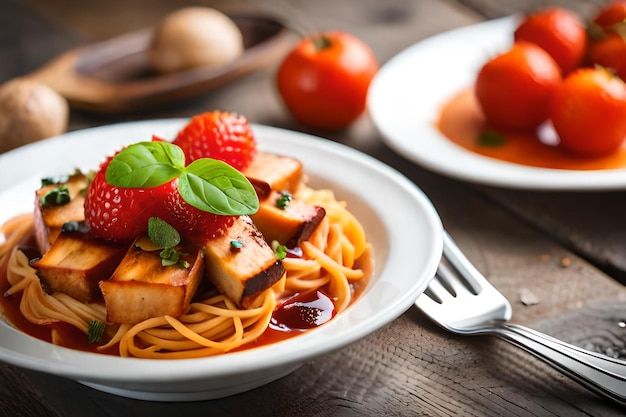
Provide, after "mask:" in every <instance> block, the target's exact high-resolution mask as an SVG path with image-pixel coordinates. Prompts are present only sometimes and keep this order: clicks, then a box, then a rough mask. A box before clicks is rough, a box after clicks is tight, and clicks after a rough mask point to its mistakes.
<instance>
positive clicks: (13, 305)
mask: <svg viewBox="0 0 626 417" xmlns="http://www.w3.org/2000/svg"><path fill="white" fill-rule="evenodd" d="M7 258H8V257H7ZM365 258H366V259H367V261H365V262H363V265H357V267H361V268H362V269H363V271H364V272H365V274H366V276H367V277H369V276H371V273H372V264H371V257H370V256H369V255H366V256H365ZM368 258H369V259H368ZM7 260H8V259H7ZM6 268H7V265H6V263H4V264H3V265H0V294H2V295H0V314H2V315H3V316H4V317H5V318H6V320H7V321H8V322H9V323H11V324H12V325H13V326H15V327H16V328H18V329H20V330H21V331H23V332H24V333H27V334H29V335H30V336H33V337H35V338H37V339H40V340H43V341H46V342H51V330H52V329H54V330H55V331H56V332H57V334H58V335H59V336H60V337H59V339H61V340H63V344H62V345H63V346H65V347H68V348H71V349H77V350H81V351H86V352H93V353H100V354H108V355H115V356H117V355H118V351H117V346H113V348H111V349H110V350H109V351H106V352H105V351H101V350H97V349H96V348H97V346H98V344H89V343H88V342H87V336H86V335H85V334H83V333H82V332H81V331H79V330H77V329H75V328H74V327H73V326H70V325H68V324H64V323H55V324H52V325H45V326H41V325H36V324H32V323H30V322H29V321H28V320H26V319H25V318H24V317H23V316H22V314H21V313H20V309H19V304H20V300H21V293H20V294H16V295H14V296H10V297H5V296H3V294H4V293H5V292H6V291H7V289H8V288H9V284H8V282H7V280H6V278H5V277H6V276H7V275H6V272H7V271H6ZM367 283H368V279H366V278H363V279H362V280H359V281H356V282H355V283H353V284H351V287H352V293H353V299H357V298H358V297H359V296H360V295H361V293H362V292H363V290H364V289H365V287H367ZM334 316H335V306H334V304H333V302H332V300H331V299H330V298H329V297H328V296H327V295H326V294H325V293H324V289H320V290H316V291H307V292H305V293H300V294H295V295H293V296H292V297H290V298H288V299H287V300H284V301H282V302H281V303H280V304H279V305H278V307H277V308H276V310H275V311H274V314H273V315H272V321H271V324H270V326H269V327H268V328H267V329H266V331H265V332H264V333H263V334H262V335H261V336H260V337H259V338H258V339H257V340H256V342H254V343H250V344H247V345H245V346H242V347H240V348H238V349H234V350H233V351H242V350H247V349H251V348H255V347H260V346H264V345H269V344H273V343H276V342H280V341H281V340H286V339H289V338H291V337H295V336H298V335H300V334H302V333H303V332H306V331H307V330H310V329H313V328H315V327H318V326H320V325H322V324H324V323H326V322H327V321H328V320H330V319H332V318H333V317H334Z"/></svg>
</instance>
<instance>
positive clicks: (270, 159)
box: [243, 152, 302, 193]
mask: <svg viewBox="0 0 626 417" xmlns="http://www.w3.org/2000/svg"><path fill="white" fill-rule="evenodd" d="M243 173H244V174H245V175H246V176H247V177H248V178H256V179H258V180H262V181H265V182H267V183H268V184H269V185H270V187H271V188H272V190H276V191H289V192H291V193H294V192H295V191H296V189H297V188H298V185H299V184H300V181H301V180H302V162H300V161H299V160H298V159H296V158H292V157H289V156H281V155H274V154H270V153H265V152H257V154H256V155H255V157H254V159H253V160H252V163H251V164H250V166H248V168H246V169H245V170H244V171H243Z"/></svg>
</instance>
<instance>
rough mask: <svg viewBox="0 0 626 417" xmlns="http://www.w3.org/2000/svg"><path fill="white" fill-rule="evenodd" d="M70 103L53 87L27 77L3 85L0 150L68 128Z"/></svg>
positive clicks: (0, 98) (0, 111)
mask: <svg viewBox="0 0 626 417" xmlns="http://www.w3.org/2000/svg"><path fill="white" fill-rule="evenodd" d="M68 119H69V106H68V104H67V101H66V100H65V99H64V98H63V97H62V96H61V95H59V94H58V93H57V92H56V91H54V90H53V89H51V88H50V87H48V86H46V85H44V84H41V83H38V82H36V81H31V80H27V79H14V80H11V81H8V82H6V83H4V84H2V85H0V153H2V152H6V151H9V150H11V149H13V148H17V147H18V146H22V145H26V144H28V143H31V142H35V141H38V140H41V139H45V138H48V137H51V136H56V135H59V134H61V133H64V132H65V131H66V130H67V125H68Z"/></svg>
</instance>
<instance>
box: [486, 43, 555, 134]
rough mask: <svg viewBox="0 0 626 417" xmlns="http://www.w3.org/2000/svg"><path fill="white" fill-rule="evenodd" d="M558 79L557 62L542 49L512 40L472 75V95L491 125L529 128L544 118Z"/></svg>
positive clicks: (499, 127) (507, 128)
mask: <svg viewBox="0 0 626 417" xmlns="http://www.w3.org/2000/svg"><path fill="white" fill-rule="evenodd" d="M561 80H562V78H561V72H560V69H559V66H558V65H557V63H556V62H555V61H554V59H552V57H551V56H550V55H549V54H548V53H547V52H546V51H544V50H543V49H541V48H540V47H539V46H537V45H535V44H532V43H529V42H524V41H520V42H515V43H514V44H513V47H512V48H511V49H510V50H508V51H507V52H505V53H503V54H501V55H498V56H496V57H495V58H492V59H491V60H489V61H487V63H486V64H485V65H483V67H482V68H481V70H480V71H479V73H478V76H477V78H476V83H475V92H476V98H477V99H478V103H479V104H480V107H481V108H482V111H483V113H484V115H485V118H486V121H487V123H488V124H489V125H491V126H492V127H494V128H496V129H505V130H509V129H513V130H530V129H534V128H536V127H537V126H538V125H539V124H541V123H542V122H544V121H545V120H546V119H547V118H548V97H549V95H550V93H551V91H552V90H553V89H554V88H555V87H556V86H557V85H558V84H559V83H560V82H561Z"/></svg>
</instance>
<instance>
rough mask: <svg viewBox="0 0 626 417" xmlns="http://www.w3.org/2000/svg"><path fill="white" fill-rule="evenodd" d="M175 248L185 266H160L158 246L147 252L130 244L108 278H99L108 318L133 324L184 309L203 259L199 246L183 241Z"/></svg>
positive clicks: (200, 276)
mask: <svg viewBox="0 0 626 417" xmlns="http://www.w3.org/2000/svg"><path fill="white" fill-rule="evenodd" d="M138 239H141V237H140V238H138ZM176 249H177V250H179V251H180V252H181V259H182V260H184V261H186V262H188V263H189V267H188V268H185V267H182V266H180V265H169V266H163V265H162V263H161V261H162V260H161V257H160V256H159V252H160V251H159V250H155V251H149V252H148V251H144V250H142V249H140V248H139V247H138V246H137V245H135V244H133V245H132V246H131V247H130V249H129V250H128V252H127V253H126V255H125V256H124V259H122V262H120V264H119V266H118V267H117V269H116V270H115V272H114V273H113V275H112V276H111V278H110V279H109V280H107V281H102V282H100V289H101V291H102V295H103V296H104V302H105V304H106V309H107V320H108V321H109V322H111V323H124V324H134V323H138V322H140V321H143V320H147V319H149V318H152V317H160V316H165V315H168V316H172V317H180V316H181V315H183V314H185V313H186V312H187V310H188V309H189V304H190V303H191V299H192V298H193V296H194V295H195V293H196V290H197V289H198V286H199V285H200V282H201V281H202V279H203V277H204V261H203V259H202V252H201V250H200V248H199V247H196V246H192V245H183V246H182V247H177V248H176Z"/></svg>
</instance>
